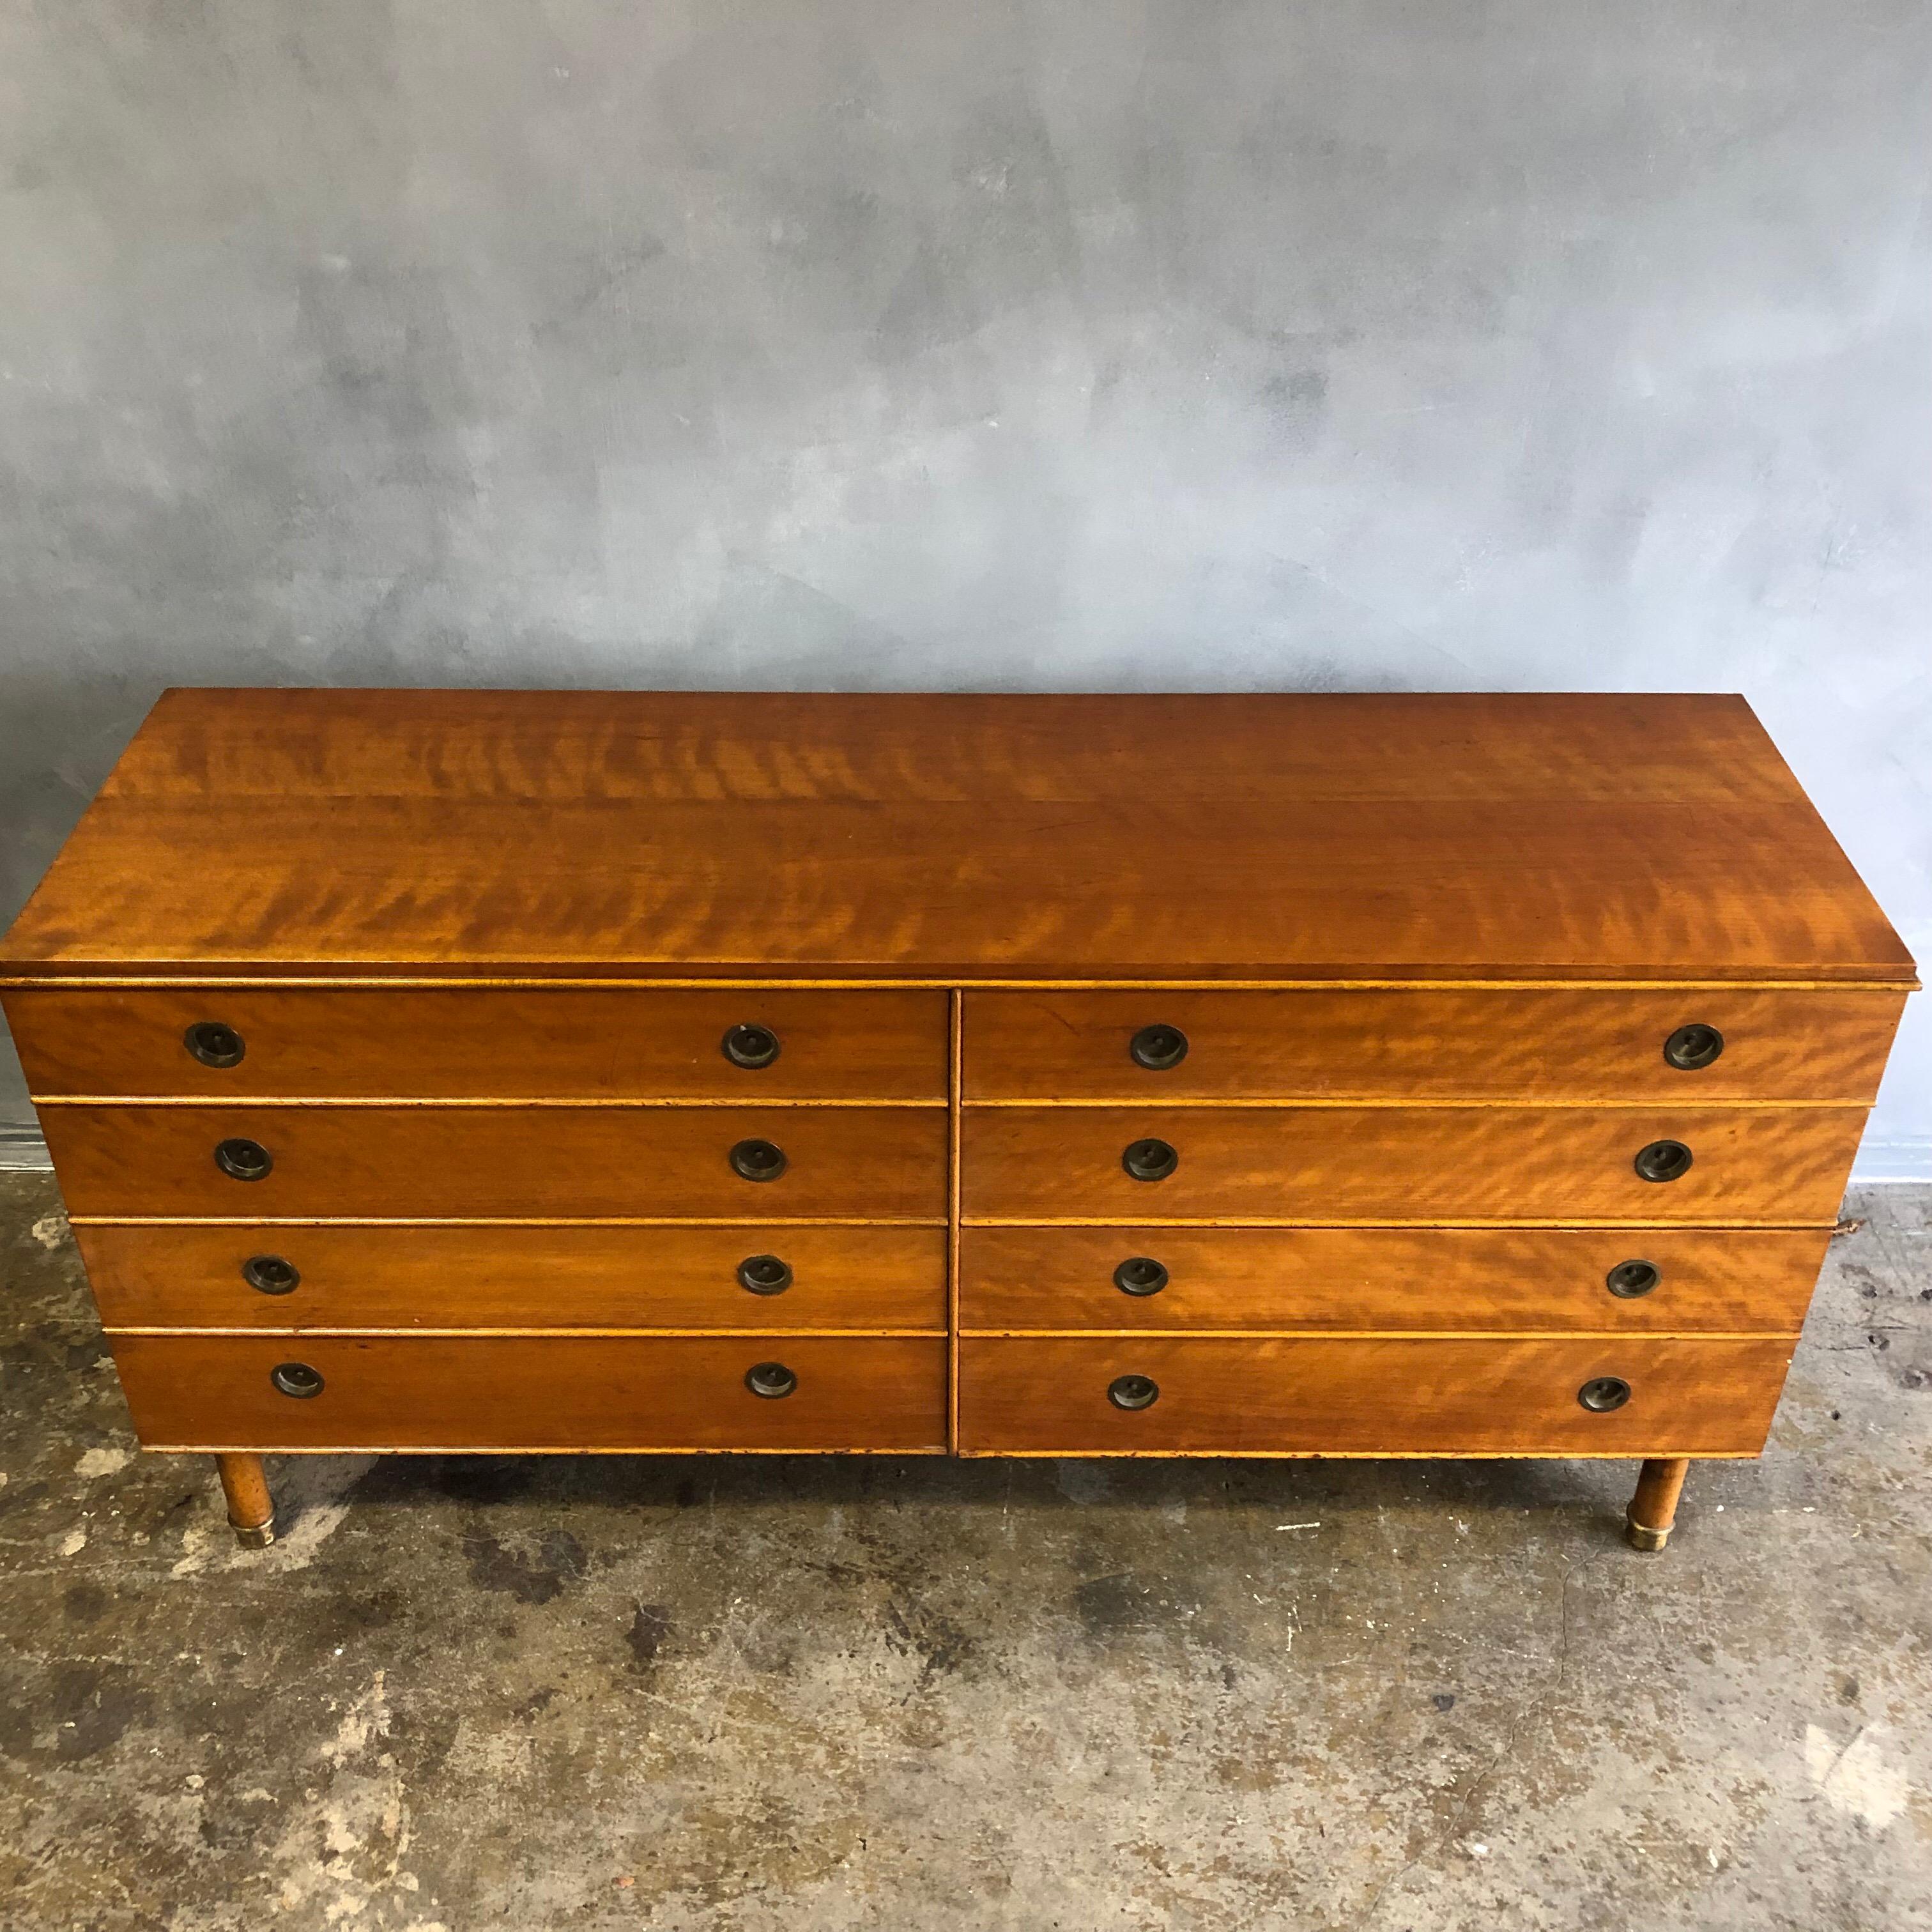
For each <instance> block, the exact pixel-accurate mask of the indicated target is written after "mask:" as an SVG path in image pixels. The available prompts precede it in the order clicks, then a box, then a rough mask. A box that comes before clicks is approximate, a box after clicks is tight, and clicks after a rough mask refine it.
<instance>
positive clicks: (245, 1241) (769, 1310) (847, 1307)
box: [75, 1222, 947, 1331]
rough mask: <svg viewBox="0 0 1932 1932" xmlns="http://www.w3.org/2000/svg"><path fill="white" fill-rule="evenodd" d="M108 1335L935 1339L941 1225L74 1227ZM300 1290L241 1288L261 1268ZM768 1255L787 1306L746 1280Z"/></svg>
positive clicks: (939, 1319) (939, 1315)
mask: <svg viewBox="0 0 1932 1932" xmlns="http://www.w3.org/2000/svg"><path fill="white" fill-rule="evenodd" d="M75 1234H76V1237H77V1239H78V1240H79V1241H80V1251H81V1256H82V1259H83V1260H84V1261H85V1262H86V1264H87V1272H88V1277H89V1280H91V1281H92V1283H93V1284H94V1293H95V1300H96V1301H98V1303H99V1304H100V1306H101V1319H102V1321H103V1322H105V1323H106V1324H107V1326H108V1327H109V1328H261V1329H296V1328H362V1329H371V1328H392V1329H410V1328H768V1329H769V1328H778V1329H784V1330H790V1331H797V1330H807V1329H823V1328H850V1329H870V1328H939V1329H944V1328H945V1327H946V1326H947V1310H946V1266H945V1262H946V1235H945V1233H944V1230H942V1229H935V1228H769V1227H761V1226H759V1225H758V1224H757V1223H755V1222H751V1223H745V1225H743V1226H736V1227H703V1228H691V1227H667V1228H583V1227H576V1228H569V1227H564V1228H554V1227H553V1228H519V1227H502V1228H475V1227H469V1228H366V1227H365V1228H358V1227H326V1228H321V1227H305V1228H290V1227H279V1228H276V1227H257V1228H248V1227H239V1228H236V1227H195V1226H187V1227H172V1228H154V1227H113V1226H105V1227H102V1226H81V1227H80V1228H77V1229H76V1230H75ZM260 1254H272V1255H279V1256H282V1257H283V1258H284V1259H286V1260H287V1261H288V1262H291V1263H292V1264H293V1265H294V1267H295V1268H296V1271H297V1272H298V1273H299V1274H300V1276H301V1280H300V1281H299V1283H297V1285H296V1287H295V1288H294V1289H293V1290H292V1291H291V1292H289V1293H288V1294H286V1295H264V1294H262V1293H260V1292H259V1291H258V1290H257V1289H254V1288H251V1286H249V1285H248V1283H247V1282H246V1281H245V1280H244V1279H243V1277H242V1268H243V1266H244V1265H245V1263H246V1262H248V1260H249V1259H250V1258H251V1256H256V1255H260ZM766 1254H775V1255H776V1256H778V1258H779V1259H781V1261H784V1262H786V1263H787V1264H788V1265H790V1268H791V1271H792V1276H793V1279H792V1283H791V1286H790V1287H788V1288H787V1289H784V1291H783V1292H781V1293H780V1294H778V1295H754V1294H752V1293H751V1292H749V1291H748V1290H747V1289H745V1288H744V1287H743V1286H742V1285H741V1284H740V1283H739V1280H738V1276H737V1270H738V1265H739V1262H742V1261H744V1260H745V1259H747V1258H748V1257H749V1256H754V1255H766Z"/></svg>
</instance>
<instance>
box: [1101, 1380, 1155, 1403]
mask: <svg viewBox="0 0 1932 1932" xmlns="http://www.w3.org/2000/svg"><path fill="white" fill-rule="evenodd" d="M1107 1400H1109V1402H1111V1403H1112V1404H1113V1405H1114V1406H1115V1408H1116V1409H1151V1408H1153V1406H1154V1404H1155V1403H1157V1402H1158V1401H1159V1400H1160V1383H1158V1382H1156V1381H1155V1380H1154V1378H1153V1376H1115V1378H1114V1379H1113V1380H1112V1382H1109V1384H1108V1385H1107Z"/></svg>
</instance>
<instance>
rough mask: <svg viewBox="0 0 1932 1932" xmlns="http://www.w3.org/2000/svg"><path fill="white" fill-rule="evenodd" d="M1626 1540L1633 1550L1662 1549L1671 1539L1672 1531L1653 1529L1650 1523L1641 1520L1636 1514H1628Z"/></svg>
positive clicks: (1625, 1523) (1625, 1519) (1625, 1520)
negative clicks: (1639, 1520)
mask: <svg viewBox="0 0 1932 1932" xmlns="http://www.w3.org/2000/svg"><path fill="white" fill-rule="evenodd" d="M1624 1541H1625V1542H1626V1543H1628V1544H1629V1545H1630V1547H1631V1548H1632V1549H1633V1550H1661V1549H1662V1548H1663V1547H1664V1545H1665V1544H1667V1543H1668V1542H1669V1541H1670V1531H1669V1530H1667V1529H1652V1528H1651V1527H1650V1526H1649V1524H1647V1523H1639V1522H1638V1521H1637V1518H1636V1517H1634V1516H1629V1515H1626V1516H1625V1518H1624Z"/></svg>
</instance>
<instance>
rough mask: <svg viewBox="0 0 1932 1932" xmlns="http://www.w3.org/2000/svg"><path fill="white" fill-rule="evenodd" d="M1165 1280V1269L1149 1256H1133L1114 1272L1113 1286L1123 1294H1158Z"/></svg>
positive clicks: (1165, 1282)
mask: <svg viewBox="0 0 1932 1932" xmlns="http://www.w3.org/2000/svg"><path fill="white" fill-rule="evenodd" d="M1167 1279H1168V1277H1167V1271H1166V1268H1163V1267H1162V1266H1161V1265H1160V1262H1157V1261H1156V1260H1155V1259H1154V1257H1153V1256H1151V1255H1135V1256H1132V1257H1131V1258H1130V1259H1128V1260H1127V1261H1124V1262H1121V1265H1120V1266H1119V1267H1118V1268H1116V1269H1115V1271H1114V1286H1115V1287H1116V1288H1118V1289H1119V1290H1120V1291H1121V1293H1122V1294H1123V1295H1158V1294H1159V1293H1160V1292H1161V1290H1162V1289H1164V1288H1165V1287H1166V1286H1167Z"/></svg>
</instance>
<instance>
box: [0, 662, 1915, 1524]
mask: <svg viewBox="0 0 1932 1932" xmlns="http://www.w3.org/2000/svg"><path fill="white" fill-rule="evenodd" d="M0 952H4V955H5V959H4V964H0V974H4V986H5V1007H6V1012H7V1019H8V1022H9V1023H10V1026H11V1028H12V1030H13V1037H14V1038H15V1040H16V1041H17V1044H18V1046H19V1049H20V1055H21V1057H22V1059H23V1062H24V1063H25V1065H26V1070H27V1073H28V1079H29V1081H30V1083H31V1087H32V1089H33V1091H34V1096H35V1099H36V1103H37V1106H38V1107H39V1109H40V1118H41V1121H42V1122H43V1125H44V1127H45V1129H46V1137H47V1141H48V1143H49V1146H50V1147H51V1148H52V1152H53V1157H54V1163H55V1169H56V1172H58V1176H59V1179H60V1182H61V1185H62V1188H63V1190H64V1191H65V1196H66V1200H67V1203H68V1209H69V1211H70V1212H71V1216H72V1218H73V1220H74V1226H75V1229H76V1232H77V1235H78V1238H79V1240H80V1247H81V1250H82V1253H83V1256H84V1257H85V1259H86V1263H87V1266H88V1269H89V1274H90V1275H91V1276H92V1280H93V1283H94V1287H95V1293H96V1295H97V1297H98V1300H99V1302H100V1306H101V1314H102V1317H103V1319H104V1322H105V1324H106V1326H107V1331H108V1334H109V1337H110V1340H111V1343H112V1346H113V1350H114V1354H115V1361H116V1362H117V1364H118V1367H119V1370H120V1374H121V1382H122V1384H123V1385H124V1388H125V1389H126V1391H127V1401H128V1405H129V1407H130V1409H131V1411H132V1412H133V1419H134V1424H135V1427H136V1429H137V1430H138V1431H139V1434H140V1437H141V1439H142V1442H143V1444H144V1445H145V1446H146V1447H148V1448H152V1449H162V1450H169V1451H208V1452H212V1453H214V1454H215V1455H217V1457H219V1458H220V1466H221V1472H222V1475H223V1480H224V1483H225V1485H226V1490H227V1494H228V1500H229V1515H230V1520H231V1521H233V1523H234V1524H235V1526H236V1529H237V1530H238V1532H239V1533H240V1534H242V1535H243V1537H244V1538H245V1540H248V1541H254V1542H257V1543H260V1542H263V1541H266V1540H267V1539H268V1538H269V1537H270V1536H271V1535H272V1533H273V1532H272V1506H271V1504H270V1500H269V1494H268V1490H267V1487H266V1483H265V1481H264V1479H263V1470H262V1466H261V1463H260V1457H261V1455H262V1454H263V1452H274V1453H287V1452H291V1451H296V1452H299V1451H328V1450H361V1451H369V1450H380V1451H392V1450H393V1451H448V1450H493V1451H685V1452H688V1451H712V1450H716V1451H833V1452H849V1451H886V1452H889V1453H891V1454H945V1453H948V1452H951V1453H953V1454H960V1455H968V1456H1010V1455H1024V1456H1033V1455H1050V1456H1146V1455H1215V1456H1221V1455H1243V1456H1256V1455H1262V1456H1290V1457H1292V1456H1430V1457H1471V1456H1476V1457H1491V1456H1564V1457H1630V1458H1633V1459H1646V1465H1645V1469H1644V1472H1643V1477H1642V1479H1641V1481H1640V1485H1639V1489H1638V1492H1637V1499H1636V1501H1635V1502H1634V1504H1633V1505H1632V1510H1631V1536H1632V1539H1633V1541H1636V1542H1637V1544H1639V1545H1640V1547H1652V1548H1655V1547H1659V1546H1661V1544H1662V1542H1663V1541H1664V1537H1665V1536H1666V1535H1667V1534H1668V1532H1669V1529H1670V1523H1671V1519H1672V1514H1673V1510H1674V1507H1675V1504H1676V1494H1677V1491H1678V1489H1679V1487H1680V1486H1681V1484H1682V1479H1683V1474H1684V1468H1685V1460H1686V1459H1688V1458H1691V1457H1748V1456H1754V1455H1756V1454H1758V1452H1759V1451H1760V1449H1761V1448H1762V1446H1763V1443H1764V1441H1765V1437H1766V1432H1767V1430H1769V1427H1770V1424H1771V1420H1772V1412H1773V1410H1774V1409H1775V1407H1776V1405H1777V1402H1778V1393H1779V1391H1780V1388H1781V1386H1782V1385H1783V1382H1784V1375H1785V1370H1786V1368H1787V1364H1789V1362H1790V1358H1791V1353H1792V1349H1793V1346H1794V1344H1795V1343H1796V1340H1797V1337H1798V1332H1799V1327H1800V1325H1801V1324H1802V1321H1803V1319H1804V1316H1805V1307H1806V1304H1807V1301H1808V1298H1809V1297H1810V1295H1811V1289H1812V1286H1813V1283H1814V1280H1815V1279H1816V1277H1817V1271H1818V1268H1819V1265H1820V1259H1821V1258H1822V1256H1823V1252H1824V1247H1825V1243H1826V1239H1827V1238H1828V1235H1829V1230H1830V1229H1831V1227H1832V1223H1833V1221H1834V1220H1835V1217H1836V1215H1837V1213H1838V1206H1839V1201H1840V1196H1841V1191H1842V1190H1843V1187H1844V1184H1845V1180H1846V1174H1847V1172H1848V1171H1849V1168H1850V1166H1851V1162H1852V1154H1853V1152H1854V1151H1855V1148H1856V1147H1857V1145H1858V1136H1859V1133H1860V1130H1861V1127H1862V1126H1863V1124H1864V1118H1865V1112H1866V1109H1867V1106H1869V1105H1870V1102H1871V1100H1872V1098H1873V1094H1874V1092H1875V1091H1876V1088H1877V1085H1878V1081H1879V1073H1880V1071H1881V1070H1882V1067H1883V1065H1884V1063H1885V1054H1886V1051H1887V1049H1888V1045H1889V1043H1890V1041H1891V1035H1892V1031H1893V1028H1894V1025H1896V1023H1897V1019H1898V1015H1899V1011H1900V1007H1901V1005H1902V1004H1903V999H1904V997H1905V995H1906V993H1907V992H1908V991H1909V990H1910V989H1911V988H1912V986H1913V985H1914V984H1915V981H1914V979H1913V968H1912V961H1911V960H1910V959H1909V957H1908V956H1907V955H1906V952H1905V950H1904V949H1903V947H1902V946H1901V945H1900V942H1899V941H1898V938H1897V935H1895V934H1894V932H1892V930H1891V928H1890V927H1889V926H1888V925H1887V924H1886V922H1885V919H1884V917H1883V916H1882V914H1881V913H1880V912H1879V909H1878V907H1876V905H1875V904H1873V901H1872V900H1871V898H1870V895H1869V894H1867V892H1866V891H1865V889H1864V886H1862V885H1861V883H1860V882H1859V880H1858V877H1857V876H1856V874H1855V873H1854V872H1853V871H1852V868H1851V867H1850V866H1849V865H1848V864H1847V863H1846V860H1845V859H1844V857H1843V854H1842V853H1841V852H1840V850H1838V847H1837V845H1836V844H1835V843H1834V842H1833V841H1832V838H1831V836H1830V835H1829V833H1828V832H1826V829H1825V827H1824V826H1823V824H1822V823H1820V820H1819V819H1818V817H1817V814H1816V813H1815V812H1814V811H1813V809H1812V808H1811V805H1809V804H1808V802H1807V801H1806V799H1805V796H1804V795H1803V793H1802V792H1801V791H1800V790H1799V787H1798V785H1797V784H1796V781H1794V779H1793V778H1792V776H1791V774H1790V772H1789V771H1788V770H1787V769H1786V767H1785V766H1784V763H1782V761H1781V760H1780V759H1779V757H1778V754H1777V753H1776V751H1775V750H1774V749H1773V748H1772V745H1771V743H1770V742H1769V739H1767V738H1766V736H1765V733H1764V732H1763V730H1762V728H1761V727H1760V726H1759V724H1758V723H1757V720H1756V719H1755V718H1754V717H1753V716H1752V715H1751V711H1750V710H1749V709H1748V707H1747V706H1746V705H1745V703H1744V702H1743V701H1742V700H1741V699H1739V698H1736V697H1579V696H1569V697H1554V696H1515V697H1476V696H1430V697H1419V696H1376V697H1343V696H1319V697H1247V696H1242V697H835V696H822V695H820V696H800V695H777V694H757V695H730V694H649V693H637V692H589V691H572V692H559V691H544V692H535V691H171V692H169V694H167V695H166V696H165V697H163V699H162V700H160V703H158V704H157V706H155V708H154V711H153V712H152V714H151V715H150V716H149V718H148V720H147V721H146V723H145V724H144V725H143V726H142V729H141V730H140V732H139V735H138V736H136V738H135V739H134V741H133V744H132V745H130V747H129V748H128V749H127V753H126V754H125V755H124V757H122V759H121V762H120V763H119V764H118V766H116V767H115V770H114V772H113V775H111V777H110V778H109V780H108V781H107V784H106V785H105V787H104V788H103V790H102V791H101V795H100V796H99V798H98V799H97V800H96V801H95V803H94V805H92V807H91V808H90V809H89V811H88V813H87V814H86V817H84V818H83V820H82V821H81V823H80V826H79V828H78V829H77V830H76V832H74V835H73V837H72V838H71V839H70V840H69V841H68V844H67V847H66V848H65V850H64V851H63V852H62V854H61V856H60V857H59V858H58V860H57V861H56V862H55V865H54V866H53V868H52V871H50V872H49V874H48V875H47V877H46V880H45V882H44V883H43V884H42V885H41V886H40V889H39V891H38V892H36V894H35V895H34V898H32V900H31V901H30V902H29V904H28V906H27V907H26V910H25V911H24V912H23V913H22V914H21V916H20V919H19V921H18V922H17V924H16V925H15V926H14V927H13V931H12V932H11V934H10V936H9V937H8V938H7V941H5V943H4V947H0Z"/></svg>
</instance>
